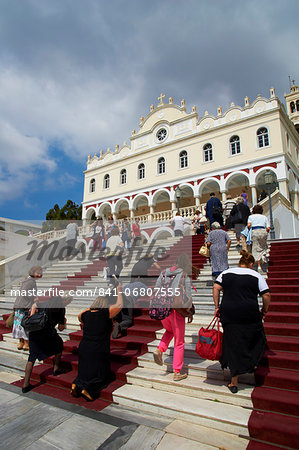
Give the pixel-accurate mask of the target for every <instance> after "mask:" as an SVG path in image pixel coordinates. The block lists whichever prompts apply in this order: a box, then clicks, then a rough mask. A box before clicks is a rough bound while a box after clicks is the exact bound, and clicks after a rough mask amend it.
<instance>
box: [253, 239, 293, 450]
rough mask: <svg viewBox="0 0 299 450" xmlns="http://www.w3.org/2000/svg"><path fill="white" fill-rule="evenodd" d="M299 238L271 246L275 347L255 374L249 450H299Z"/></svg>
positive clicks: (268, 322)
mask: <svg viewBox="0 0 299 450" xmlns="http://www.w3.org/2000/svg"><path fill="white" fill-rule="evenodd" d="M298 253H299V240H291V241H286V242H275V243H272V244H271V251H270V260H269V269H268V279H267V282H268V284H269V287H270V289H271V304H270V308H269V312H268V314H267V315H266V318H265V323H264V326H265V332H266V335H267V341H268V346H269V350H267V351H266V352H265V355H264V357H263V359H262V361H261V364H260V366H259V367H258V369H257V370H256V372H255V378H256V384H257V386H258V387H256V388H255V389H254V390H253V392H252V403H253V407H254V410H253V412H252V414H251V416H250V419H249V422H248V429H249V434H250V437H251V439H252V440H251V441H250V443H249V445H248V449H251V450H252V449H261V450H262V449H265V450H266V449H268V448H269V449H271V448H272V449H273V448H290V449H298V448H299V259H298Z"/></svg>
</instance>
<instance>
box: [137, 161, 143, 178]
mask: <svg viewBox="0 0 299 450" xmlns="http://www.w3.org/2000/svg"><path fill="white" fill-rule="evenodd" d="M137 178H138V180H142V179H143V178H145V165H144V164H143V163H141V164H139V166H138V171H137Z"/></svg>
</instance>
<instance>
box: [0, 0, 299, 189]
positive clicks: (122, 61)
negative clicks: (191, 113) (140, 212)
mask: <svg viewBox="0 0 299 450" xmlns="http://www.w3.org/2000/svg"><path fill="white" fill-rule="evenodd" d="M298 10H299V5H298V2H297V1H294V0H288V1H285V0H277V1H276V2H272V1H270V0H252V1H250V2H245V3H244V2H241V3H240V2H239V1H237V0H226V1H225V2H211V1H210V0H201V1H200V2H199V1H198V0H188V1H187V2H186V1H179V0H178V1H177V2H175V5H174V2H173V0H164V1H163V2H160V1H158V0H153V1H152V2H148V1H147V0H143V1H142V0H129V1H127V0H126V1H125V0H112V1H110V2H105V1H98V0H84V2H82V1H81V0H64V1H63V2H61V0H51V2H40V1H38V0H22V2H19V1H17V0H9V1H8V0H6V1H5V8H3V10H2V14H1V17H0V157H1V160H2V165H3V166H2V168H1V169H0V172H1V173H0V189H1V194H2V197H3V195H7V196H8V198H11V197H12V196H14V197H17V196H18V195H20V194H21V193H22V190H24V188H25V187H26V185H28V183H29V182H30V180H34V178H35V177H36V176H38V171H42V173H43V174H44V176H43V178H44V185H45V187H46V188H48V189H50V188H51V186H52V188H53V178H54V177H53V174H55V181H57V184H56V187H57V188H58V187H59V188H61V189H63V188H64V186H65V183H67V184H68V185H73V183H75V182H76V181H75V179H74V178H75V175H74V174H70V173H69V172H68V174H66V178H65V182H64V183H63V180H61V179H60V171H62V170H63V169H64V168H62V167H60V166H59V163H58V162H57V161H58V160H59V152H63V153H65V154H66V155H67V156H68V157H69V158H71V159H73V160H75V161H81V162H83V163H84V162H85V161H86V159H87V156H88V154H92V155H93V154H94V153H95V152H98V151H99V150H100V149H101V148H102V149H103V150H105V149H107V147H111V148H112V149H113V148H114V146H115V145H116V144H120V145H122V143H123V142H124V140H127V141H128V138H129V136H130V133H131V130H132V129H133V128H136V129H138V122H139V117H140V116H145V115H146V114H147V113H148V112H149V106H150V104H151V103H155V104H157V97H158V95H159V94H160V92H161V91H164V93H165V94H166V96H167V97H168V96H173V97H174V99H175V102H176V103H179V102H180V100H181V98H185V99H186V102H187V107H188V108H191V106H192V105H193V104H195V105H197V106H198V111H199V114H202V113H204V111H205V110H208V111H209V112H210V113H212V114H216V111H217V106H218V105H221V106H223V108H224V109H225V108H227V107H229V105H230V102H231V101H234V102H235V103H236V104H237V103H240V104H243V97H244V96H245V95H249V97H251V100H253V99H254V96H255V95H256V94H257V93H260V91H261V93H262V94H263V95H268V94H269V88H270V87H271V86H272V85H273V84H274V85H275V86H276V87H277V88H278V89H277V92H278V93H280V92H282V93H283V91H284V90H285V89H286V88H287V86H288V85H287V75H289V73H290V74H291V75H293V76H295V77H296V76H297V77H299V74H297V73H293V72H294V70H295V68H297V67H298V65H299V54H298V52H297V49H296V48H294V47H295V45H296V43H297V41H298V37H299V36H298V34H299V32H298V27H297V14H296V12H298ZM289 11H291V12H292V14H290V12H289ZM285 87H286V88H285ZM167 97H166V98H167ZM54 147H56V152H55V151H53V150H52V149H53V148H54ZM76 175H78V174H76ZM80 175H81V174H80ZM52 188H51V189H52Z"/></svg>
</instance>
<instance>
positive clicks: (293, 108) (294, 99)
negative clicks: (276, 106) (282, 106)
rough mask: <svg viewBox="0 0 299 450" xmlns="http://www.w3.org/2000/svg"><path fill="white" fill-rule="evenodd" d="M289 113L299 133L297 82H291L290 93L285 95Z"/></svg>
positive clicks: (298, 93)
mask: <svg viewBox="0 0 299 450" xmlns="http://www.w3.org/2000/svg"><path fill="white" fill-rule="evenodd" d="M284 98H285V99H286V106H287V113H288V116H289V118H290V119H291V121H292V122H293V124H294V125H295V127H296V130H297V131H298V133H299V90H298V86H297V85H296V84H295V80H292V81H291V80H290V92H289V93H288V94H285V95H284Z"/></svg>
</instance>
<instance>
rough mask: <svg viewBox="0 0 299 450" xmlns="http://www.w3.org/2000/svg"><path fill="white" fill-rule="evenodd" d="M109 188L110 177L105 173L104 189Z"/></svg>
mask: <svg viewBox="0 0 299 450" xmlns="http://www.w3.org/2000/svg"><path fill="white" fill-rule="evenodd" d="M109 188H110V175H109V174H108V173H106V175H105V176H104V189H109Z"/></svg>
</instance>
